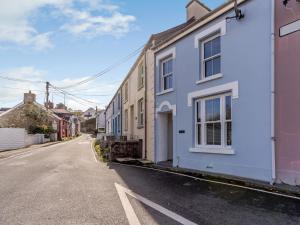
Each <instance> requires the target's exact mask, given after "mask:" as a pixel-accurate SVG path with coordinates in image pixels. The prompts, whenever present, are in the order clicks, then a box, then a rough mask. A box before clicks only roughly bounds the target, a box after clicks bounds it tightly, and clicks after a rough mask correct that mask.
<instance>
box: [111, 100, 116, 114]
mask: <svg viewBox="0 0 300 225" xmlns="http://www.w3.org/2000/svg"><path fill="white" fill-rule="evenodd" d="M112 108H113V114H115V102H114V101H113V102H112Z"/></svg>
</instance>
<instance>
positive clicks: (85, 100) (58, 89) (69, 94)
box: [50, 84, 101, 106]
mask: <svg viewBox="0 0 300 225" xmlns="http://www.w3.org/2000/svg"><path fill="white" fill-rule="evenodd" d="M50 86H51V87H52V88H53V89H55V90H57V91H59V92H60V93H62V94H65V95H68V96H72V97H73V98H76V99H79V100H81V101H83V102H87V103H89V104H94V105H96V106H97V105H100V104H101V103H98V102H93V101H90V100H87V99H84V98H81V97H79V96H77V95H74V94H72V93H69V92H67V91H65V90H62V89H60V88H58V87H55V86H53V85H52V84H50Z"/></svg>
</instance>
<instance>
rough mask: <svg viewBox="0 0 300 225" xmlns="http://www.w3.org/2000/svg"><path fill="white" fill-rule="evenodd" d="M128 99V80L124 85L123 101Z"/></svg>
mask: <svg viewBox="0 0 300 225" xmlns="http://www.w3.org/2000/svg"><path fill="white" fill-rule="evenodd" d="M127 101H128V81H127V82H126V83H125V87H124V102H127Z"/></svg>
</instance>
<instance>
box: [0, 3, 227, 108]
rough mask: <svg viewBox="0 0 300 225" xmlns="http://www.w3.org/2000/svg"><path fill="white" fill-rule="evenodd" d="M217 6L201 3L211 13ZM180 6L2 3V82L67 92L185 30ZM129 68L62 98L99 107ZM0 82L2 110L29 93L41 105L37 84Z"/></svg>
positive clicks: (55, 97)
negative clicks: (159, 38)
mask: <svg viewBox="0 0 300 225" xmlns="http://www.w3.org/2000/svg"><path fill="white" fill-rule="evenodd" d="M20 2H21V3H20ZM223 2H224V0H203V3H205V4H206V5H207V6H209V7H211V8H215V7H216V6H218V5H220V4H222V3H223ZM155 3H156V4H155ZM186 4H187V0H152V1H146V0H39V1H35V0H24V1H19V0H3V1H1V9H0V59H1V63H0V75H2V76H7V77H12V78H21V79H29V80H47V81H50V82H51V83H53V84H54V85H57V86H65V85H69V84H73V83H74V82H77V81H80V80H82V79H84V78H86V77H88V76H91V75H93V74H96V73H98V72H100V71H102V70H103V69H105V68H106V67H108V66H110V65H111V64H113V63H115V62H116V61H118V60H119V59H121V58H123V57H124V56H126V55H128V54H129V53H131V52H132V51H134V50H135V49H137V48H139V47H140V46H142V45H143V44H144V43H145V42H146V41H147V40H148V38H149V36H150V35H151V34H152V33H158V32H160V31H163V30H165V29H168V28H170V27H172V26H176V25H178V24H180V23H182V22H184V21H185V16H186V15H185V5H186ZM134 60H135V58H132V59H131V60H130V61H128V62H126V63H125V64H123V65H121V66H120V67H118V68H116V69H114V70H113V71H111V72H109V73H107V74H106V75H105V76H103V77H101V78H99V79H97V80H95V81H92V82H91V83H88V84H86V85H83V86H78V87H77V88H73V89H67V91H69V92H71V93H73V94H75V95H78V96H80V97H81V98H84V99H87V100H89V101H91V102H97V105H98V106H99V107H104V106H105V105H106V104H107V103H108V102H109V101H110V99H111V97H112V95H113V94H114V92H115V91H116V89H117V88H118V86H119V84H120V83H121V81H122V80H123V78H124V77H125V76H126V74H127V72H128V70H129V68H130V67H131V65H132V64H133V62H134ZM0 81H1V83H0V108H1V107H12V106H14V105H15V104H17V103H18V102H20V101H22V94H23V92H26V90H29V89H31V90H34V92H35V93H36V94H37V95H38V101H39V102H40V103H43V101H44V93H43V92H42V91H43V90H44V89H45V87H44V86H45V85H44V84H42V83H20V82H12V81H5V80H2V79H0ZM92 95H105V96H92ZM52 96H53V100H54V102H55V103H59V102H61V101H63V96H62V95H61V94H58V93H55V92H53V93H51V95H50V98H51V99H52ZM66 103H67V106H68V107H71V108H73V109H82V110H84V109H86V108H88V107H89V106H93V107H94V106H95V105H96V104H92V103H86V102H80V101H79V100H76V101H74V99H71V98H69V97H67V98H66Z"/></svg>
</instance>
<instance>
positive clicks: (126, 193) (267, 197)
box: [0, 135, 300, 225]
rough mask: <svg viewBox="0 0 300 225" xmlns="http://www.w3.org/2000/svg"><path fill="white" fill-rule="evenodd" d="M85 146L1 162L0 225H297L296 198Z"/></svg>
mask: <svg viewBox="0 0 300 225" xmlns="http://www.w3.org/2000/svg"><path fill="white" fill-rule="evenodd" d="M91 142H92V139H91V138H90V137H89V136H87V135H83V136H81V137H79V138H77V139H75V140H72V141H69V142H64V143H60V144H56V145H52V146H48V147H43V148H38V149H34V151H29V152H26V153H24V154H21V155H20V154H16V155H15V156H11V157H9V158H4V159H0V225H15V224H16V225H17V224H18V225H20V224H22V225H23V224H24V225H31V224H32V225H36V224H38V225H39V224H40V225H48V224H53V225H60V224H61V225H69V224H70V225H77V224H83V225H93V224H108V225H114V224H130V225H133V224H136V225H139V224H146V225H147V224H162V225H173V224H201V225H202V224H216V225H217V224H243V225H244V224H263V225H267V224H272V225H274V224H275V225H276V224H280V225H281V224H300V200H297V199H291V198H286V197H282V196H276V195H272V194H268V193H260V192H256V191H253V190H246V189H242V188H238V187H230V186H226V185H222V184H216V183H210V182H206V181H199V180H195V179H191V178H189V177H185V176H180V175H176V174H170V173H164V172H159V171H156V170H150V169H145V168H138V167H133V166H126V165H120V164H114V163H109V164H106V163H100V162H98V161H97V160H96V158H95V154H94V152H93V151H92V149H91Z"/></svg>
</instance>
